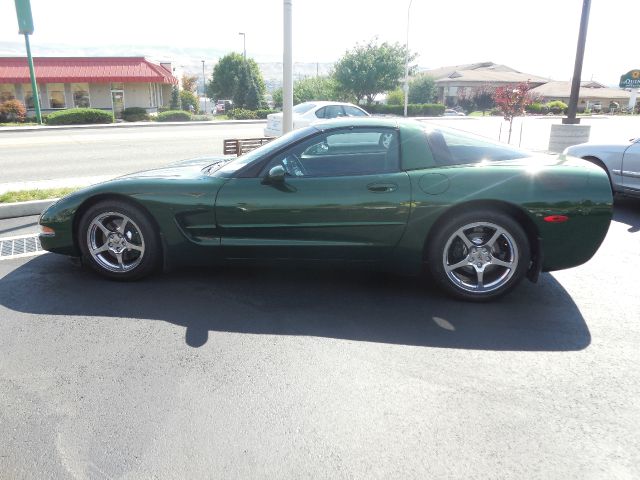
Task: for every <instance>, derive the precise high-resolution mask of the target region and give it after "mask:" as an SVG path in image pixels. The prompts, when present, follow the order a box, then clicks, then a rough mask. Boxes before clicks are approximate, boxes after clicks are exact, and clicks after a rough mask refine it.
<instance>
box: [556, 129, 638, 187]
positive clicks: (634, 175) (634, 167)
mask: <svg viewBox="0 0 640 480" xmlns="http://www.w3.org/2000/svg"><path fill="white" fill-rule="evenodd" d="M562 153H563V154H565V155H572V156H574V157H580V158H583V159H585V160H589V161H590V162H592V163H595V164H596V165H598V166H599V167H601V168H603V169H604V170H605V171H606V172H607V175H609V180H610V181H611V190H613V193H623V194H625V195H629V196H634V197H640V138H632V139H631V140H629V141H628V142H623V143H611V144H602V143H581V144H580V145H574V146H572V147H569V148H565V150H564V152H562Z"/></svg>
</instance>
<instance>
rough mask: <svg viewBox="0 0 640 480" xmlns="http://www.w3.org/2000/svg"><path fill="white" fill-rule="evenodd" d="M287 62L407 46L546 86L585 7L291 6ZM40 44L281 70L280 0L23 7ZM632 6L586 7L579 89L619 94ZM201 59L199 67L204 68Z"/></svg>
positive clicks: (436, 58) (37, 2)
mask: <svg viewBox="0 0 640 480" xmlns="http://www.w3.org/2000/svg"><path fill="white" fill-rule="evenodd" d="M292 1H293V42H294V43H293V59H294V62H334V61H336V60H338V59H339V58H340V57H341V56H342V55H343V54H344V53H345V51H347V50H348V49H350V48H352V47H354V46H355V45H356V44H357V43H364V42H367V41H369V40H371V39H373V38H375V37H377V38H378V39H379V40H380V41H389V42H400V43H402V44H404V43H405V42H406V40H407V13H409V48H410V50H411V51H413V52H415V53H417V54H418V57H417V59H416V63H417V64H418V65H420V67H421V68H437V67H441V66H447V65H461V64H465V63H474V62H484V61H493V62H495V63H501V64H506V65H508V66H510V67H513V68H515V69H517V70H520V71H522V72H526V73H530V74H532V75H538V76H543V77H550V78H553V79H554V80H569V79H570V78H571V76H572V74H573V66H574V61H575V52H576V44H577V39H578V29H579V24H580V14H581V10H582V3H583V0H536V1H534V2H531V1H524V0H455V1H447V0H439V1H434V0H413V1H412V3H411V7H410V9H409V0H387V1H381V0H292ZM31 5H32V11H33V19H34V26H35V31H34V34H33V36H32V37H31V43H32V48H33V50H34V52H35V53H36V54H37V52H38V49H39V48H40V47H45V46H52V45H55V46H56V47H58V48H62V49H64V48H66V47H69V48H74V49H75V51H76V52H77V49H78V47H110V46H116V45H117V46H125V47H130V48H131V54H132V55H134V54H140V53H142V54H144V51H145V48H148V47H152V46H153V47H162V46H167V45H170V46H172V47H174V48H176V47H177V48H182V49H184V50H185V51H188V49H190V48H194V49H195V48H202V47H207V48H215V49H217V50H220V51H222V52H225V51H237V52H241V51H242V37H241V36H240V35H238V33H239V32H245V33H246V42H247V43H246V45H247V55H248V56H250V57H253V58H255V59H256V61H258V62H278V61H282V16H283V14H282V5H283V2H282V1H281V0H261V1H260V0H233V1H226V0H215V1H214V0H208V1H207V0H192V1H190V2H173V1H171V2H169V1H167V2H159V1H157V0H156V1H153V0H133V1H132V0H126V1H125V0H109V1H108V2H102V1H98V0H93V1H91V0H82V1H80V0H57V1H51V0H31ZM639 19H640V1H639V0H592V5H591V15H590V20H589V31H588V35H587V48H586V53H585V60H584V67H583V71H582V78H583V80H589V79H591V78H593V79H594V80H598V81H600V82H603V83H605V84H607V85H617V83H618V81H619V78H620V76H621V75H622V74H624V73H626V72H627V71H629V70H631V69H635V68H640V53H638V52H640V49H639V48H638V44H639V43H640V35H639V34H638V33H637V28H636V25H637V22H638V20H639ZM17 30H18V28H17V20H16V15H15V7H14V2H13V1H12V0H0V43H1V42H22V41H23V39H22V37H21V36H20V35H18V33H17ZM208 60H209V59H208Z"/></svg>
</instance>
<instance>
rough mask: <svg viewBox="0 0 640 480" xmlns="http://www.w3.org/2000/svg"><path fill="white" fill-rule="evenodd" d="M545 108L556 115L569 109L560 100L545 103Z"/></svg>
mask: <svg viewBox="0 0 640 480" xmlns="http://www.w3.org/2000/svg"><path fill="white" fill-rule="evenodd" d="M547 108H548V109H549V111H550V112H551V113H553V114H555V115H558V114H560V113H565V112H566V111H567V108H569V107H568V106H567V104H566V103H564V102H562V101H560V100H554V101H553V102H548V103H547Z"/></svg>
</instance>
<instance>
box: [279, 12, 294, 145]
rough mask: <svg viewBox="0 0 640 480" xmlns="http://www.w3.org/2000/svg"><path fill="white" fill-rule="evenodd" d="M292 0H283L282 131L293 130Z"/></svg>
mask: <svg viewBox="0 0 640 480" xmlns="http://www.w3.org/2000/svg"><path fill="white" fill-rule="evenodd" d="M292 2H293V0H283V14H284V18H283V20H284V22H283V25H284V32H283V33H284V35H283V49H282V51H283V55H282V67H283V68H282V72H283V75H282V133H287V132H290V131H291V130H293V52H292V50H293V47H292V43H293V42H292V35H291V8H292Z"/></svg>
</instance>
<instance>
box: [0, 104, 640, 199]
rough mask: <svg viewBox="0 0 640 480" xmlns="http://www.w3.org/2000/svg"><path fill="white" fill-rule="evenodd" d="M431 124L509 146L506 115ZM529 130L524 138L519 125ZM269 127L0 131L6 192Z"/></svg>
mask: <svg viewBox="0 0 640 480" xmlns="http://www.w3.org/2000/svg"><path fill="white" fill-rule="evenodd" d="M430 122H431V123H434V124H440V125H446V126H450V127H454V128H458V129H461V130H466V131H470V132H473V133H476V134H479V135H483V136H486V137H489V138H493V139H498V138H501V139H502V140H503V141H506V140H507V124H506V123H504V122H502V120H501V118H500V117H487V118H464V117H462V118H460V117H458V118H451V117H450V118H445V117H443V118H440V119H436V120H431V121H430ZM559 122H560V119H558V118H547V117H527V118H525V119H516V120H515V122H514V129H513V133H512V138H511V143H512V144H515V145H518V144H522V146H523V147H524V148H529V149H532V150H538V151H544V150H546V148H547V146H548V141H549V132H550V129H551V125H552V124H553V123H559ZM583 122H584V123H586V124H589V125H591V126H592V133H591V138H592V140H593V141H624V140H627V139H629V138H631V137H638V136H640V117H638V116H634V117H593V118H590V119H585V120H583ZM521 125H522V127H523V128H522V138H521V137H520V126H521ZM263 128H264V124H232V125H215V124H197V125H193V124H192V125H172V126H152V127H128V128H82V129H71V130H55V131H52V130H43V131H34V130H30V131H11V132H6V131H0V187H1V186H2V184H7V183H13V182H28V181H42V180H64V179H68V178H78V177H80V178H84V177H96V176H99V177H113V176H117V175H122V174H125V173H129V172H132V171H137V170H142V169H147V168H154V167H159V166H162V165H165V164H167V163H170V162H175V161H178V160H182V159H187V158H193V157H197V156H202V155H211V154H220V153H222V140H223V139H224V138H248V137H255V136H262V135H263V134H262V130H263Z"/></svg>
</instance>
